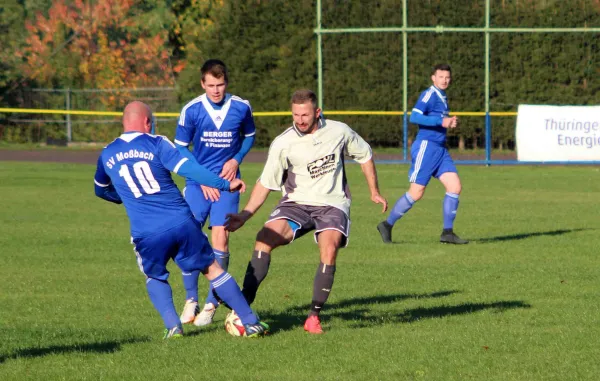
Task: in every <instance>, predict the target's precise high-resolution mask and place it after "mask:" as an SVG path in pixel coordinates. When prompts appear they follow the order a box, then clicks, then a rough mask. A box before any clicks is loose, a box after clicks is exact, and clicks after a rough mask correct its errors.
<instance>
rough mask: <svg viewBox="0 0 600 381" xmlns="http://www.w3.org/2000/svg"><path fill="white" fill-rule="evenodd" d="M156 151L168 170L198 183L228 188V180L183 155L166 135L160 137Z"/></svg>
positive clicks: (221, 188)
mask: <svg viewBox="0 0 600 381" xmlns="http://www.w3.org/2000/svg"><path fill="white" fill-rule="evenodd" d="M157 152H158V157H159V159H160V161H161V163H162V164H163V165H164V166H165V168H167V169H168V170H169V171H171V172H174V173H177V174H178V175H180V176H183V177H187V178H189V179H192V180H194V181H195V182H197V183H198V184H200V185H206V186H209V187H212V188H217V189H220V190H226V191H228V190H229V181H227V180H225V179H222V178H220V177H219V176H217V175H215V174H214V173H212V172H211V171H209V170H208V169H206V168H205V167H203V166H201V165H200V164H198V162H197V161H196V160H195V159H188V158H187V157H185V156H183V155H182V154H181V152H179V150H178V149H177V147H176V146H175V144H173V143H172V142H171V141H170V140H169V139H167V138H166V137H161V141H160V142H159V146H158V151H157ZM188 152H189V151H188Z"/></svg>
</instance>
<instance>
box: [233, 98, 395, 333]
mask: <svg viewBox="0 0 600 381" xmlns="http://www.w3.org/2000/svg"><path fill="white" fill-rule="evenodd" d="M291 106H292V116H293V120H294V122H293V124H292V126H291V127H290V128H288V129H287V130H285V132H283V133H282V134H281V135H279V136H278V137H277V138H275V140H273V142H272V144H271V147H270V149H269V155H268V158H267V162H266V164H265V167H264V170H263V172H262V174H261V176H260V179H259V181H258V182H257V183H256V185H255V186H254V190H253V191H252V195H251V196H250V200H249V201H248V204H247V205H246V207H245V208H244V209H243V210H242V211H241V212H240V213H236V214H231V215H229V216H228V217H229V218H228V221H227V223H226V225H225V228H226V229H227V230H229V231H232V232H233V231H236V230H237V229H239V228H240V227H242V226H243V225H244V223H245V222H246V221H247V220H248V219H250V217H252V216H253V215H254V214H255V213H256V211H257V210H258V209H259V208H260V207H261V206H262V204H263V203H264V202H265V200H266V199H267V197H268V195H269V193H270V192H271V191H282V192H283V198H282V199H281V200H280V202H279V204H278V205H277V207H276V208H275V209H274V210H273V212H272V213H271V216H270V218H269V220H268V221H267V222H266V223H265V225H264V227H263V228H262V229H261V230H260V231H259V232H258V235H257V237H256V242H255V245H254V253H253V254H252V259H251V260H250V263H249V264H248V268H247V270H246V276H245V279H244V286H243V291H242V292H243V293H244V296H245V297H246V300H248V303H249V304H251V303H252V302H253V301H254V299H255V297H256V292H257V291H258V287H259V285H260V283H261V282H262V281H263V280H264V279H265V277H266V276H267V272H268V270H269V264H270V262H271V253H272V251H273V249H275V248H276V247H279V246H282V245H287V244H288V243H290V242H292V241H293V240H294V239H297V238H299V237H301V236H303V235H304V234H306V233H308V232H310V231H312V230H314V231H315V232H314V238H315V241H316V242H317V244H318V245H319V250H320V254H321V262H320V263H319V266H318V268H317V273H316V276H315V280H314V288H313V297H312V303H311V307H310V313H309V316H308V318H307V319H306V321H305V323H304V329H305V330H306V331H308V332H310V333H314V334H320V333H323V329H322V327H321V321H320V319H319V313H320V312H321V309H322V307H323V305H324V304H325V302H326V301H327V298H328V297H329V293H330V292H331V288H332V286H333V278H334V274H335V270H336V257H337V254H338V250H339V249H340V248H341V247H345V246H346V245H347V244H348V236H349V232H350V194H349V191H348V184H347V182H346V175H345V169H344V156H345V155H347V156H350V157H351V158H353V159H354V160H355V161H357V162H358V163H360V166H361V169H362V171H363V173H364V175H365V178H366V179H367V184H368V186H369V190H370V191H371V200H372V201H373V202H375V203H377V204H382V205H383V212H385V211H386V210H387V201H386V199H385V198H383V197H382V196H381V195H380V193H379V187H378V184H377V172H376V169H375V163H374V162H373V159H372V152H371V147H370V146H369V144H367V142H365V141H364V140H363V139H362V138H361V137H360V136H359V135H358V134H357V133H356V132H354V131H353V130H352V129H351V128H350V127H348V126H347V125H346V124H344V123H341V122H337V121H334V120H329V119H324V118H322V117H321V109H320V108H318V107H317V97H316V95H315V94H314V93H313V92H312V91H310V90H298V91H296V92H295V93H294V94H293V96H292V101H291Z"/></svg>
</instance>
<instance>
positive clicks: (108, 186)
mask: <svg viewBox="0 0 600 381" xmlns="http://www.w3.org/2000/svg"><path fill="white" fill-rule="evenodd" d="M94 192H95V193H96V196H98V197H100V198H101V199H103V200H106V201H109V202H114V203H115V204H121V203H122V202H123V201H121V197H119V194H118V193H117V191H116V190H115V187H114V185H113V184H112V183H111V180H110V177H109V176H108V174H107V173H106V171H105V170H104V165H103V164H102V155H100V157H99V158H98V164H97V165H96V174H95V175H94Z"/></svg>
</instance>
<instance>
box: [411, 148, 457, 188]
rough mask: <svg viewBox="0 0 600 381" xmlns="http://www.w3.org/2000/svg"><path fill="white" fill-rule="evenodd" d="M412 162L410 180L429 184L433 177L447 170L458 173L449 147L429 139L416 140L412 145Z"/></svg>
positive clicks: (424, 184)
mask: <svg viewBox="0 0 600 381" xmlns="http://www.w3.org/2000/svg"><path fill="white" fill-rule="evenodd" d="M410 156H411V159H412V162H411V164H410V170H409V171H408V181H410V182H411V183H416V184H419V185H423V186H427V184H428V183H429V180H431V178H432V177H435V178H439V177H440V176H441V175H443V174H444V173H446V172H454V173H458V172H457V170H456V166H455V165H454V161H452V157H450V153H449V152H448V149H447V148H446V147H444V146H443V145H440V144H438V143H434V142H431V141H429V140H415V142H414V143H413V144H412V146H411V147H410Z"/></svg>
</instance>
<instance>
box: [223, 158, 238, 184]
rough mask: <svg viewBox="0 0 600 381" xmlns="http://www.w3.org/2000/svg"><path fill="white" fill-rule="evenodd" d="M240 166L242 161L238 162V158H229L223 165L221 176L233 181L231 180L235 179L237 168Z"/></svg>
mask: <svg viewBox="0 0 600 381" xmlns="http://www.w3.org/2000/svg"><path fill="white" fill-rule="evenodd" d="M239 167H240V163H238V162H237V160H235V159H229V160H227V162H226V163H225V164H224V165H223V169H222V170H221V173H220V174H219V177H221V178H223V179H225V180H227V181H231V180H233V179H235V175H236V174H237V170H238V168H239Z"/></svg>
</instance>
